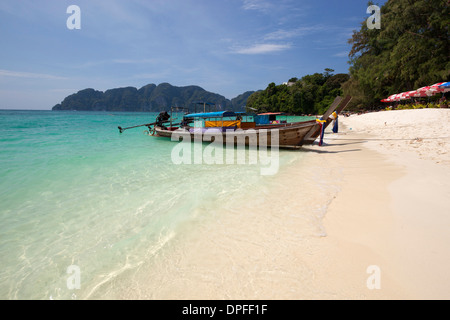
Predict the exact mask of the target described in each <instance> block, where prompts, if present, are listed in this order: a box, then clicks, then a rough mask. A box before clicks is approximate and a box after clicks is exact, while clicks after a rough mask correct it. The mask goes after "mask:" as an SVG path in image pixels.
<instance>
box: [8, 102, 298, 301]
mask: <svg viewBox="0 0 450 320" xmlns="http://www.w3.org/2000/svg"><path fill="white" fill-rule="evenodd" d="M155 116H156V114H148V113H113V114H111V113H92V112H91V113H84V112H51V111H5V110H0V257H1V259H0V298H2V299H71V298H80V299H83V298H89V297H90V296H92V295H95V293H96V291H97V290H98V288H99V287H100V286H101V285H103V284H105V283H108V282H110V281H113V279H114V278H115V277H116V276H118V275H120V274H121V273H123V272H124V271H126V270H133V269H135V268H138V267H139V266H140V265H141V264H142V263H144V262H147V263H148V262H149V261H151V260H152V258H153V257H154V256H155V254H157V253H158V252H160V251H161V250H164V247H165V246H166V245H167V244H168V243H169V242H170V241H171V240H172V239H174V238H175V237H176V236H177V234H178V233H179V232H189V230H187V228H186V227H185V226H186V225H189V223H192V221H194V220H195V219H197V218H198V215H199V214H208V212H211V211H212V210H214V208H216V207H217V206H221V204H223V203H228V204H229V203H230V202H231V201H233V199H234V197H236V196H238V195H242V194H243V193H245V192H247V191H248V190H250V189H253V190H254V189H255V188H257V186H258V184H261V183H268V182H270V180H271V179H272V180H273V177H264V176H261V174H260V166H259V165H220V164H219V165H205V164H202V165H174V164H173V163H172V161H171V152H172V149H173V147H174V145H176V143H174V142H170V141H168V140H167V139H163V138H155V137H149V136H147V135H144V134H143V131H144V129H146V128H145V127H141V128H136V129H130V130H127V131H125V132H124V133H123V134H119V131H118V129H117V126H118V125H120V126H122V127H127V126H133V125H137V124H142V123H149V122H153V121H154V118H155ZM204 147H205V146H203V148H204ZM298 157H301V154H300V153H296V152H280V166H285V165H288V164H289V163H290V162H291V161H293V160H294V159H298ZM200 207H201V208H202V210H200V211H199V210H197V209H198V208H200ZM199 212H200V213H199ZM181 230H182V231H181ZM72 265H75V266H77V267H79V270H80V276H81V288H80V289H79V290H72V289H70V288H69V286H68V279H72V278H71V276H72V275H73V274H72V273H68V272H67V271H68V267H69V266H72Z"/></svg>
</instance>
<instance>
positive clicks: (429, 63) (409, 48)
mask: <svg viewBox="0 0 450 320" xmlns="http://www.w3.org/2000/svg"><path fill="white" fill-rule="evenodd" d="M449 25H450V15H449V2H448V1H445V0H415V1H412V0H395V1H393V0H389V1H387V2H386V3H385V5H383V6H382V7H381V29H380V30H377V29H372V30H369V29H368V28H367V25H366V21H364V22H362V24H361V28H360V30H359V31H354V33H353V36H352V38H351V39H350V40H349V43H350V44H352V50H351V52H350V54H349V56H350V65H351V66H350V75H351V78H350V80H349V81H348V82H347V83H345V84H344V86H343V89H344V94H350V95H351V96H352V97H353V99H352V104H351V107H353V108H354V109H372V108H377V107H378V106H379V105H380V100H381V99H383V98H386V97H388V96H389V95H391V94H395V93H400V92H405V91H410V90H415V89H417V88H420V87H423V86H426V85H431V84H434V83H436V82H441V81H446V80H447V79H448V77H449V75H450V62H449V59H448V54H449V52H450V48H449V43H450V41H449Z"/></svg>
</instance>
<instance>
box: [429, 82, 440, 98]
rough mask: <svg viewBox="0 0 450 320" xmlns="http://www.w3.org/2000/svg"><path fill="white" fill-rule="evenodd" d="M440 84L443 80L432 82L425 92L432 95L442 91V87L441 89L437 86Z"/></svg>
mask: <svg viewBox="0 0 450 320" xmlns="http://www.w3.org/2000/svg"><path fill="white" fill-rule="evenodd" d="M442 84H444V82H439V83H435V84H433V85H432V86H430V89H428V90H427V94H428V95H431V96H433V95H435V94H437V93H440V92H444V89H441V88H440V87H439V86H440V85H442Z"/></svg>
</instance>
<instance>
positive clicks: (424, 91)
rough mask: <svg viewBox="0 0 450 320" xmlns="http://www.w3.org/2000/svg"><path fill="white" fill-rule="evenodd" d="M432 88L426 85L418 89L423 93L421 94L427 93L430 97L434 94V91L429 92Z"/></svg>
mask: <svg viewBox="0 0 450 320" xmlns="http://www.w3.org/2000/svg"><path fill="white" fill-rule="evenodd" d="M430 89H431V87H430V86H426V87H422V88H419V89H417V90H416V91H417V92H419V93H421V94H423V93H425V94H426V95H427V96H428V97H429V96H432V95H433V94H432V93H429V92H428V90H430Z"/></svg>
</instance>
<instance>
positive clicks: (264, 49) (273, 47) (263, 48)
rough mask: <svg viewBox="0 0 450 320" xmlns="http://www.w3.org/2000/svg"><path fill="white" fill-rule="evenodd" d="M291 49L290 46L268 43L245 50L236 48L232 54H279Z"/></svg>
mask: <svg viewBox="0 0 450 320" xmlns="http://www.w3.org/2000/svg"><path fill="white" fill-rule="evenodd" d="M290 48H291V45H290V44H270V43H262V44H256V45H253V46H251V47H245V48H236V49H234V50H233V53H238V54H266V53H272V52H279V51H284V50H288V49H290Z"/></svg>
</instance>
